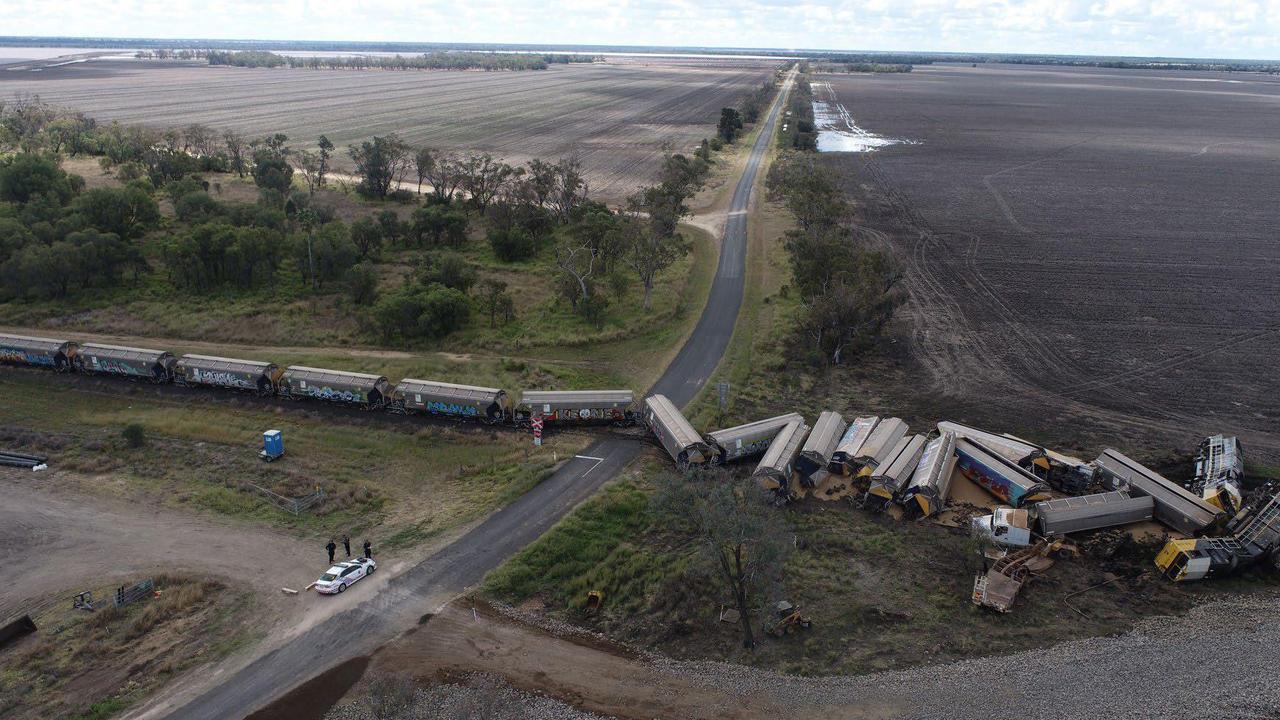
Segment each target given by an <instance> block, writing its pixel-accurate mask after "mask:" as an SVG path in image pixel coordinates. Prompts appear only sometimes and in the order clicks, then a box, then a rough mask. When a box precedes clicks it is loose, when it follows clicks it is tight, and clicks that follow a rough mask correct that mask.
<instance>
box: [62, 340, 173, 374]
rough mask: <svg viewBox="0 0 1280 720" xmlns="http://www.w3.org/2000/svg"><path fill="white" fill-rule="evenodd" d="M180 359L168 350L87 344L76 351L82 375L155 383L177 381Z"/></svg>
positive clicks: (78, 366) (76, 358)
mask: <svg viewBox="0 0 1280 720" xmlns="http://www.w3.org/2000/svg"><path fill="white" fill-rule="evenodd" d="M175 363H177V359H176V358H174V357H173V353H170V352H169V351H167V350H149V349H147V348H135V347H124V346H122V345H102V344H99V343H85V344H83V345H81V346H80V347H79V349H78V350H76V354H75V365H76V367H77V368H78V369H79V370H81V371H82V372H87V373H99V374H102V375H120V376H123V377H127V378H134V379H139V380H149V381H151V382H153V383H164V382H169V381H170V380H172V379H173V366H174V364H175Z"/></svg>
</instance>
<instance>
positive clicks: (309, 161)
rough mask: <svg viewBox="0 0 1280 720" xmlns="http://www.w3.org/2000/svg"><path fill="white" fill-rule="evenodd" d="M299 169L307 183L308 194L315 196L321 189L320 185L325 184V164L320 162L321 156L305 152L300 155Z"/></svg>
mask: <svg viewBox="0 0 1280 720" xmlns="http://www.w3.org/2000/svg"><path fill="white" fill-rule="evenodd" d="M297 160H298V163H297V165H298V169H299V170H301V171H302V177H303V178H305V179H306V181H307V194H308V195H312V196H314V195H315V194H316V190H319V189H320V184H321V183H322V182H324V171H323V169H322V168H323V167H324V163H323V161H321V160H320V156H319V155H316V154H315V153H313V152H309V151H307V150H303V151H302V152H300V153H298V158H297Z"/></svg>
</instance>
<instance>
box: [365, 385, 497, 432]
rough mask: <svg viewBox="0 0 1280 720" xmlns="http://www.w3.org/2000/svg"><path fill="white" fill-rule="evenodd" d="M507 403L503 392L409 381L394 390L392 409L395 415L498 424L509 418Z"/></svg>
mask: <svg viewBox="0 0 1280 720" xmlns="http://www.w3.org/2000/svg"><path fill="white" fill-rule="evenodd" d="M507 402H508V401H507V393H506V392H505V391H503V390H501V389H499V388H488V387H478V386H475V385H458V384H456V383H447V382H437V381H435V380H414V379H412V378H406V379H404V380H401V381H400V382H398V383H396V386H395V387H394V388H393V389H392V390H391V397H390V399H389V405H388V407H389V409H390V410H391V411H392V412H400V413H408V414H415V413H425V414H429V415H447V416H450V417H461V418H472V419H478V420H484V421H486V422H490V423H497V422H502V421H503V420H504V419H505V418H506V417H507V413H508V410H509V408H508V407H507Z"/></svg>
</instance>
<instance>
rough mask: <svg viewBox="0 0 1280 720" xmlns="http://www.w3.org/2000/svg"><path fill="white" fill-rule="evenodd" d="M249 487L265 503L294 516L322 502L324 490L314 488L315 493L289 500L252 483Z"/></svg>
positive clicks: (289, 498)
mask: <svg viewBox="0 0 1280 720" xmlns="http://www.w3.org/2000/svg"><path fill="white" fill-rule="evenodd" d="M249 487H250V488H252V489H253V490H254V492H256V493H258V494H259V495H261V496H262V497H263V498H265V499H266V501H267V502H269V503H271V504H272V505H275V506H276V507H278V508H280V509H281V510H284V511H285V512H290V513H293V514H294V515H299V514H301V513H302V511H304V510H306V509H307V508H309V507H311V506H313V505H315V504H316V503H319V502H320V501H321V500H324V490H321V489H320V488H316V491H315V492H313V493H311V494H310V495H303V496H302V497H298V498H291V497H285V496H284V495H281V494H280V493H277V492H272V491H271V490H268V489H266V488H264V487H262V486H261V485H254V484H253V483H249Z"/></svg>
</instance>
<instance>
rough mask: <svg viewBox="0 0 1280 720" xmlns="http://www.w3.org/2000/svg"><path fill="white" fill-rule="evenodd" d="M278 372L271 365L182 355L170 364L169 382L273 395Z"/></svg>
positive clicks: (277, 380)
mask: <svg viewBox="0 0 1280 720" xmlns="http://www.w3.org/2000/svg"><path fill="white" fill-rule="evenodd" d="M282 373H283V371H282V370H281V369H280V368H279V367H277V366H276V364H275V363H269V362H261V361H258V360H236V359H234V358H224V357H214V356H212V355H183V356H182V357H181V358H179V359H178V362H176V363H174V365H173V382H174V383H175V384H177V385H204V386H209V387H218V388H229V389H232V390H248V391H252V392H256V393H258V394H259V395H271V394H274V393H275V391H276V383H278V382H280V375H281V374H282Z"/></svg>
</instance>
